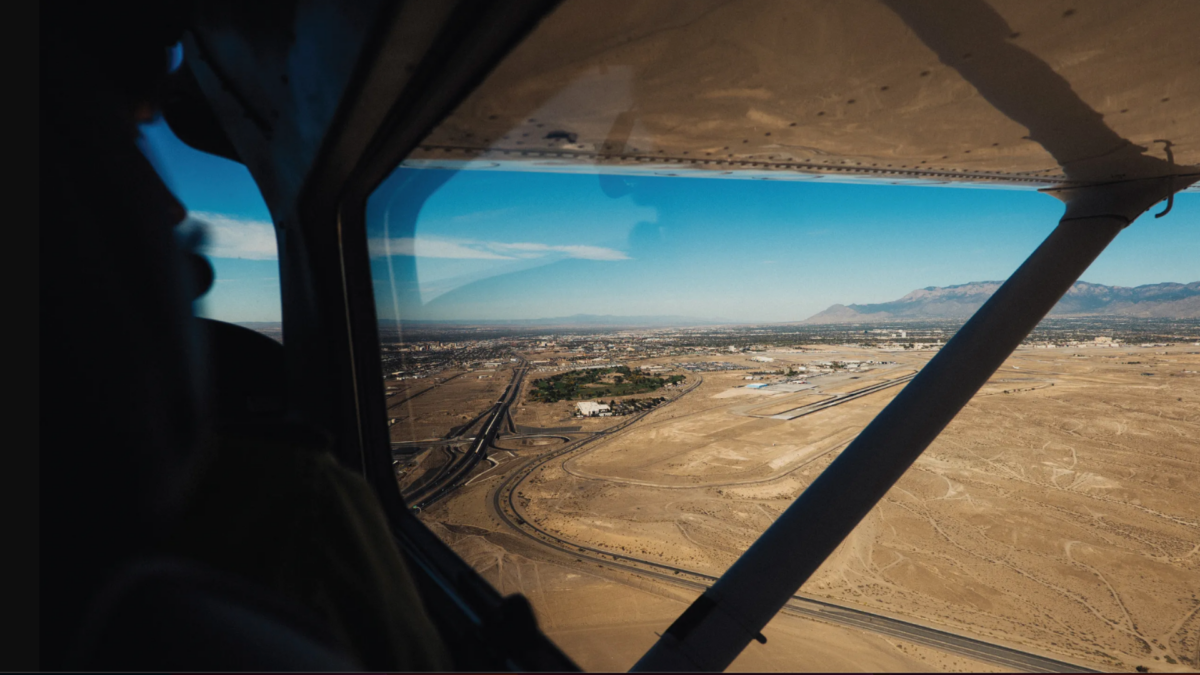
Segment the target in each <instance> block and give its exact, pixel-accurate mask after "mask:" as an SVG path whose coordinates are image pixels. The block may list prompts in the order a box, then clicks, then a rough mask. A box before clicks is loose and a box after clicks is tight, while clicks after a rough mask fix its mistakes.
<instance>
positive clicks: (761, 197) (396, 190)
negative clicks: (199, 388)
mask: <svg viewBox="0 0 1200 675" xmlns="http://www.w3.org/2000/svg"><path fill="white" fill-rule="evenodd" d="M145 134H146V137H147V140H148V141H149V146H150V153H149V154H151V155H152V156H153V157H155V158H156V161H157V163H158V164H159V166H160V171H162V172H163V174H164V175H165V177H166V179H167V181H168V184H169V185H170V186H171V188H172V190H173V191H174V192H175V194H176V195H177V196H179V197H180V199H181V200H182V201H183V202H184V204H185V205H186V206H187V207H188V209H189V211H190V212H191V213H192V214H193V216H195V217H196V218H197V219H198V220H201V221H203V222H205V223H206V224H207V225H208V229H209V233H210V237H209V239H210V247H209V250H208V254H209V256H210V259H211V260H212V261H213V265H214V268H215V269H216V273H217V274H216V276H217V284H216V286H215V288H214V290H213V291H211V292H210V293H209V295H208V296H206V297H205V299H204V300H203V303H202V308H201V310H202V311H203V312H204V313H205V314H206V315H208V316H212V317H214V318H219V319H224V320H229V321H256V320H257V321H277V320H279V301H278V295H279V284H278V264H277V261H276V260H275V251H274V239H273V235H272V232H271V228H270V225H269V222H270V217H269V214H268V212H267V209H266V206H265V204H263V202H262V199H261V197H260V196H259V194H258V191H257V189H256V187H255V186H254V183H253V181H252V180H251V179H250V176H249V173H248V172H247V171H246V169H245V168H244V167H242V166H241V165H238V164H236V163H233V162H229V161H226V160H223V159H220V158H216V157H212V156H208V155H204V154H203V153H199V152H197V151H194V150H192V149H190V148H188V147H187V146H185V145H183V144H182V143H181V142H179V141H178V140H177V139H175V138H174V137H173V136H172V135H171V134H170V131H169V130H168V129H167V128H166V127H165V125H164V124H162V123H161V122H160V123H157V124H154V125H149V126H148V127H146V129H145ZM422 200H423V201H422ZM415 205H420V207H419V210H416V211H415V212H414V209H415V208H416V206H415ZM1160 208H1161V207H1156V208H1155V209H1153V210H1154V211H1157V210H1159V209H1160ZM1061 213H1062V206H1061V204H1059V202H1058V201H1057V200H1055V199H1053V198H1052V197H1049V196H1047V195H1043V194H1039V193H1037V192H1033V191H1024V190H994V189H977V188H948V187H924V186H921V187H917V186H893V185H876V184H845V183H825V182H822V181H763V180H744V179H730V178H664V177H656V176H648V175H632V176H613V175H606V176H598V175H596V174H588V173H575V174H552V173H534V172H514V171H503V170H468V171H457V172H454V171H447V170H431V169H411V168H402V169H398V170H397V171H396V173H395V174H393V176H392V177H391V178H389V179H388V181H386V182H385V183H384V185H383V186H381V188H380V189H379V190H378V191H377V192H376V194H375V195H374V196H373V197H372V198H371V201H370V203H369V205H368V218H369V222H368V228H369V236H370V238H371V253H372V258H373V273H374V278H375V280H376V296H377V300H378V302H379V305H380V313H381V316H384V317H391V316H395V315H396V314H397V313H398V314H400V315H402V316H406V317H417V318H426V319H530V318H542V317H555V316H569V315H572V314H614V315H625V316H631V315H675V316H688V317H695V318H705V319H727V320H734V321H745V322H767V321H796V320H801V319H804V318H806V317H808V316H810V315H812V314H814V313H816V312H818V311H821V310H822V309H825V308H826V307H828V306H829V305H831V304H834V303H844V304H850V303H870V302H885V301H888V300H893V299H896V298H898V297H900V296H902V295H904V294H905V293H908V292H909V291H911V290H913V289H916V288H921V287H925V286H944V285H950V284H960V283H966V282H968V281H982V280H992V279H1003V278H1005V277H1007V276H1008V274H1009V273H1011V272H1012V270H1013V269H1015V268H1016V266H1017V265H1019V264H1020V263H1021V261H1022V260H1024V259H1025V257H1026V256H1028V254H1029V253H1030V252H1031V251H1032V250H1033V249H1034V248H1035V247H1036V246H1037V244H1038V243H1039V242H1040V241H1041V240H1042V239H1043V238H1045V236H1046V235H1047V234H1049V232H1050V231H1051V230H1052V229H1053V227H1054V225H1055V223H1056V222H1057V219H1058V217H1059V216H1060V215H1061ZM1198 260H1200V195H1197V194H1185V195H1180V196H1179V197H1177V198H1176V203H1175V210H1174V211H1173V212H1172V213H1171V214H1170V216H1168V217H1166V218H1162V219H1154V218H1153V217H1152V216H1149V215H1147V216H1144V217H1142V218H1141V219H1139V220H1138V221H1137V222H1136V223H1135V224H1134V225H1133V226H1131V227H1130V228H1129V229H1128V230H1126V231H1125V232H1124V233H1122V234H1121V236H1120V237H1118V238H1117V240H1116V242H1115V243H1114V244H1113V245H1112V246H1111V247H1110V248H1109V250H1108V251H1106V252H1105V253H1104V254H1103V256H1101V258H1100V259H1099V260H1098V261H1097V262H1096V263H1095V264H1094V265H1093V266H1092V268H1091V269H1089V270H1088V272H1087V273H1086V274H1085V275H1084V277H1083V278H1084V280H1086V281H1091V282H1094V283H1102V284H1109V285H1120V286H1136V285H1140V284H1148V283H1158V282H1163V281H1177V282H1190V281H1197V280H1200V263H1198V262H1197V261H1198ZM393 288H395V289H397V290H396V292H394V293H393V292H392V289H393Z"/></svg>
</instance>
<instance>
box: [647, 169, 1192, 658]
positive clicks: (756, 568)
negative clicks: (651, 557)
mask: <svg viewBox="0 0 1200 675" xmlns="http://www.w3.org/2000/svg"><path fill="white" fill-rule="evenodd" d="M1193 180H1194V178H1193ZM1181 182H1182V181H1178V182H1177V184H1175V185H1170V187H1169V188H1168V189H1172V190H1174V189H1181V188H1182V187H1184V186H1183V185H1179V184H1178V183H1181ZM1187 182H1188V183H1191V182H1192V181H1187ZM1164 183H1169V178H1163V179H1150V180H1137V181H1128V182H1124V183H1117V184H1108V185H1098V186H1090V187H1081V188H1076V189H1070V190H1064V191H1061V192H1060V193H1058V194H1056V195H1055V196H1057V197H1059V199H1062V200H1063V201H1065V202H1066V203H1067V210H1066V213H1065V214H1064V215H1063V218H1062V220H1061V221H1060V222H1059V225H1058V227H1057V228H1056V229H1055V230H1054V231H1053V232H1052V233H1051V234H1050V236H1049V237H1048V238H1047V239H1046V241H1044V242H1043V243H1042V245H1041V246H1039V247H1038V248H1037V250H1036V251H1034V252H1033V255H1031V256H1029V259H1028V260H1026V261H1025V262H1024V263H1023V264H1022V265H1021V266H1020V267H1019V268H1018V269H1017V271H1016V272H1014V273H1013V275H1012V276H1011V277H1009V279H1008V281H1006V282H1005V283H1004V285H1003V286H1001V287H1000V288H999V290H997V291H996V293H995V294H994V295H993V296H992V297H991V298H990V299H989V300H988V301H987V303H986V304H984V305H983V307H981V308H980V309H979V311H978V312H976V313H975V315H974V316H973V317H971V319H970V320H969V321H968V322H967V323H966V325H964V326H963V327H962V329H960V330H959V331H958V333H957V334H955V336H954V337H953V338H952V339H951V340H950V341H949V342H948V343H946V346H945V347H943V348H942V350H941V351H940V352H938V354H937V355H936V356H934V357H933V359H931V360H930V361H929V363H928V364H926V366H925V367H924V368H923V369H922V370H921V372H920V373H919V374H918V375H917V377H916V378H915V379H913V381H912V382H911V383H909V384H908V386H906V387H905V388H904V390H903V391H901V392H900V394H899V395H898V396H896V398H895V399H894V400H893V401H892V402H891V403H890V404H888V406H887V407H886V408H884V409H883V411H882V412H880V413H879V415H878V416H877V417H876V418H875V419H874V420H873V421H872V422H871V424H870V425H868V426H867V428H866V429H864V430H863V432H862V433H861V434H859V436H858V437H857V438H856V439H855V440H854V442H852V443H851V444H850V446H849V447H847V448H846V450H845V451H843V452H842V454H841V455H840V456H839V457H838V458H837V459H836V460H835V461H834V462H833V463H832V464H831V465H830V466H829V468H828V469H826V470H825V471H824V472H823V473H822V474H821V475H820V476H819V477H818V478H817V479H816V480H815V481H814V482H813V483H812V485H810V486H809V487H808V489H807V490H805V491H804V493H803V494H801V495H800V497H799V498H798V499H797V500H796V501H795V502H794V503H793V504H792V505H791V506H790V507H788V509H787V510H786V511H784V513H783V514H782V515H781V516H779V519H778V520H776V521H775V523H774V524H772V525H771V527H769V528H768V529H767V531H766V532H764V533H763V534H762V536H761V537H759V539H758V540H757V541H755V542H754V544H753V545H752V546H751V547H750V548H749V549H748V550H747V551H746V552H745V553H743V554H742V556H741V557H740V558H739V559H738V560H737V562H735V563H734V564H733V566H732V567H730V568H729V570H728V571H726V572H725V574H724V575H723V576H722V577H721V578H720V579H719V580H717V582H716V583H715V584H714V585H713V586H712V587H711V588H709V589H708V590H707V591H705V592H704V594H703V595H701V596H700V597H699V598H697V599H696V601H695V602H694V603H693V604H692V605H691V606H690V607H689V608H688V610H687V611H685V612H684V613H683V615H681V616H680V617H679V619H677V620H676V621H675V623H674V624H672V625H671V627H670V628H668V629H667V631H666V632H665V633H664V634H663V635H662V637H661V638H660V639H659V640H658V642H657V643H656V644H655V645H654V646H653V647H652V648H651V649H650V651H649V652H647V653H646V655H645V656H643V657H642V659H641V660H640V661H638V662H637V664H635V665H634V667H633V671H634V672H645V671H721V670H724V669H725V668H726V667H728V666H729V664H730V663H732V662H733V660H734V659H735V658H736V657H737V655H738V654H740V653H741V651H742V650H743V649H744V648H745V647H746V646H747V645H748V644H749V643H750V641H751V640H755V639H756V638H757V637H758V636H759V635H760V634H761V631H762V629H763V627H764V626H766V624H767V622H768V621H770V620H771V618H772V617H773V616H775V614H776V612H778V611H779V610H780V609H781V608H782V607H783V606H784V604H785V603H786V602H787V601H788V600H789V599H790V598H791V597H792V596H793V595H794V594H795V593H796V592H797V591H798V590H799V589H800V586H801V585H802V584H803V583H804V582H805V581H806V580H807V579H808V578H809V576H810V575H811V574H812V573H813V572H814V571H816V569H817V568H818V567H819V566H820V565H821V563H822V562H824V561H825V558H826V557H828V556H829V554H830V553H832V552H833V550H834V549H835V548H836V547H837V546H838V544H840V543H841V542H842V540H843V539H845V538H846V536H847V535H849V534H850V532H851V530H853V529H854V527H855V526H856V525H858V523H859V521H861V520H862V519H863V517H865V516H866V515H867V513H869V512H870V510H871V509H872V508H874V506H875V504H876V503H877V502H878V501H879V500H880V499H882V498H883V496H884V494H885V493H886V492H887V491H888V489H889V488H891V487H892V485H894V484H895V483H896V481H897V480H899V478H900V476H901V475H903V474H904V472H905V471H906V470H907V469H908V467H909V466H910V465H912V463H913V462H914V461H916V459H917V457H919V456H920V455H921V453H922V452H923V451H924V450H925V448H926V447H927V446H928V445H929V444H930V443H931V442H933V439H934V438H936V437H937V435H938V434H939V433H941V431H942V429H943V428H945V426H946V425H947V424H949V423H950V420H952V419H954V416H955V415H956V414H958V411H959V410H961V409H962V408H963V406H965V405H966V404H967V401H969V400H970V399H971V397H972V396H974V395H975V393H976V392H977V391H978V390H979V388H980V387H981V386H983V384H984V382H986V381H987V380H988V378H989V377H991V376H992V374H993V373H994V372H995V371H996V369H997V368H999V367H1000V365H1001V364H1002V363H1003V362H1004V360H1005V359H1007V358H1008V357H1009V355H1010V354H1012V352H1013V350H1015V349H1016V348H1017V346H1018V345H1020V344H1021V341H1022V340H1024V339H1025V337H1026V336H1028V335H1029V333H1030V332H1031V331H1032V330H1033V329H1034V327H1035V326H1037V324H1038V322H1039V321H1041V320H1042V318H1043V317H1045V316H1046V314H1047V313H1048V312H1049V311H1050V309H1051V308H1052V307H1054V305H1055V303H1057V302H1058V300H1059V299H1060V298H1062V296H1063V295H1064V294H1065V293H1066V292H1067V290H1069V289H1070V288H1071V285H1072V284H1074V283H1075V281H1076V280H1078V279H1079V277H1080V275H1081V274H1083V272H1084V271H1085V270H1086V269H1087V268H1088V266H1089V265H1090V264H1091V263H1092V261H1093V260H1095V259H1096V257H1097V256H1098V255H1100V252H1101V251H1103V250H1104V249H1105V247H1107V246H1108V244H1109V243H1110V242H1111V241H1112V240H1113V238H1115V237H1116V236H1117V233H1119V232H1120V231H1121V230H1122V229H1124V228H1125V227H1126V226H1127V225H1129V224H1130V223H1131V222H1132V221H1133V220H1134V219H1135V218H1137V217H1138V216H1139V215H1140V214H1141V213H1143V212H1144V211H1146V210H1147V209H1148V208H1150V207H1151V206H1152V205H1153V204H1155V203H1157V202H1158V201H1161V200H1162V198H1163V187H1164Z"/></svg>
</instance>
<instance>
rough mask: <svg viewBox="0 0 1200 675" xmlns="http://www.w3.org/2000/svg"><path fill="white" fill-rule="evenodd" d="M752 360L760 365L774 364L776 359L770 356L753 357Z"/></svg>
mask: <svg viewBox="0 0 1200 675" xmlns="http://www.w3.org/2000/svg"><path fill="white" fill-rule="evenodd" d="M750 360H751V361H758V362H759V363H773V362H774V361H775V359H773V358H771V357H769V356H751V357H750Z"/></svg>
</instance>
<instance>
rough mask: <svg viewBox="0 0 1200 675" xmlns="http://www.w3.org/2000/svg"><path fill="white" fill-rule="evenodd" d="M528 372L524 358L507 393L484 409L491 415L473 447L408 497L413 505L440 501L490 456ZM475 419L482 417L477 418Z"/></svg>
mask: <svg viewBox="0 0 1200 675" xmlns="http://www.w3.org/2000/svg"><path fill="white" fill-rule="evenodd" d="M526 372H528V366H527V365H526V364H525V362H524V361H522V362H521V363H520V364H519V365H518V366H517V368H516V369H515V370H514V371H513V377H512V381H511V382H509V383H508V386H507V387H505V389H504V393H502V394H501V395H500V398H499V399H498V400H497V401H496V402H495V403H494V404H492V407H491V408H489V409H488V410H485V411H484V412H483V413H482V414H481V415H480V416H483V415H488V418H487V421H486V422H485V423H484V425H483V429H482V430H481V431H480V432H479V433H478V434H476V435H475V440H474V442H473V443H471V447H470V448H469V449H468V450H467V451H466V452H465V453H463V455H462V457H460V458H459V459H458V460H457V461H453V462H450V463H449V464H447V465H446V467H444V469H443V471H441V472H439V475H438V477H437V479H436V480H434V481H430V482H429V483H427V484H426V485H425V486H423V487H422V488H421V489H419V490H417V491H415V492H413V493H412V494H410V495H408V496H406V497H405V499H406V500H407V501H408V503H409V505H410V508H412V509H414V510H417V511H423V510H425V509H427V508H429V506H430V505H431V504H433V503H435V502H437V501H438V500H440V499H442V498H443V497H445V496H446V495H448V494H450V493H451V492H453V491H454V490H456V489H458V488H459V487H460V486H461V485H462V483H463V479H465V478H466V477H467V476H468V475H469V474H470V473H471V471H472V470H473V469H474V468H475V467H476V466H477V465H478V464H479V462H481V461H483V460H484V459H485V458H486V457H487V451H488V447H489V446H490V445H491V444H492V441H493V440H495V438H496V434H497V433H498V432H499V431H500V428H501V426H502V424H503V423H504V422H506V421H508V409H509V406H510V405H512V402H513V401H514V400H516V397H517V392H518V391H520V389H521V382H522V380H523V379H524V378H525V373H526ZM476 419H479V418H478V417H476ZM473 423H474V420H472V422H471V424H468V425H467V426H464V427H462V428H461V429H460V432H461V431H465V430H466V429H469V428H471V425H472V424H473Z"/></svg>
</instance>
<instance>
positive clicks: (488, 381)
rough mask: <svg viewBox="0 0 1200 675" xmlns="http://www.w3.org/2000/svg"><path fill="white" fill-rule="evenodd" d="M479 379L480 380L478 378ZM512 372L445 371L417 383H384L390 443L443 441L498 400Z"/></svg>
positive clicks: (504, 368)
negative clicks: (392, 422)
mask: <svg viewBox="0 0 1200 675" xmlns="http://www.w3.org/2000/svg"><path fill="white" fill-rule="evenodd" d="M481 376H482V377H481ZM511 380H512V369H511V368H508V367H501V368H499V369H496V370H491V369H488V370H476V371H462V370H447V371H443V372H441V373H439V374H438V375H437V377H428V378H421V379H419V380H387V381H386V382H385V383H384V384H385V386H386V387H388V389H394V390H395V391H392V392H389V395H388V398H387V405H388V418H389V419H395V420H396V422H395V424H393V425H392V427H391V436H392V440H393V441H418V440H425V439H430V438H443V437H445V436H446V435H447V434H449V433H450V430H451V429H452V428H454V427H456V426H460V425H463V424H466V423H467V422H468V421H470V420H471V419H474V417H475V416H476V415H478V414H479V413H480V412H482V411H483V410H486V409H487V408H488V407H489V406H491V404H492V403H494V402H495V401H496V399H498V398H499V397H500V394H501V393H502V392H503V391H504V388H505V387H506V386H508V383H509V382H510V381H511Z"/></svg>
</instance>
